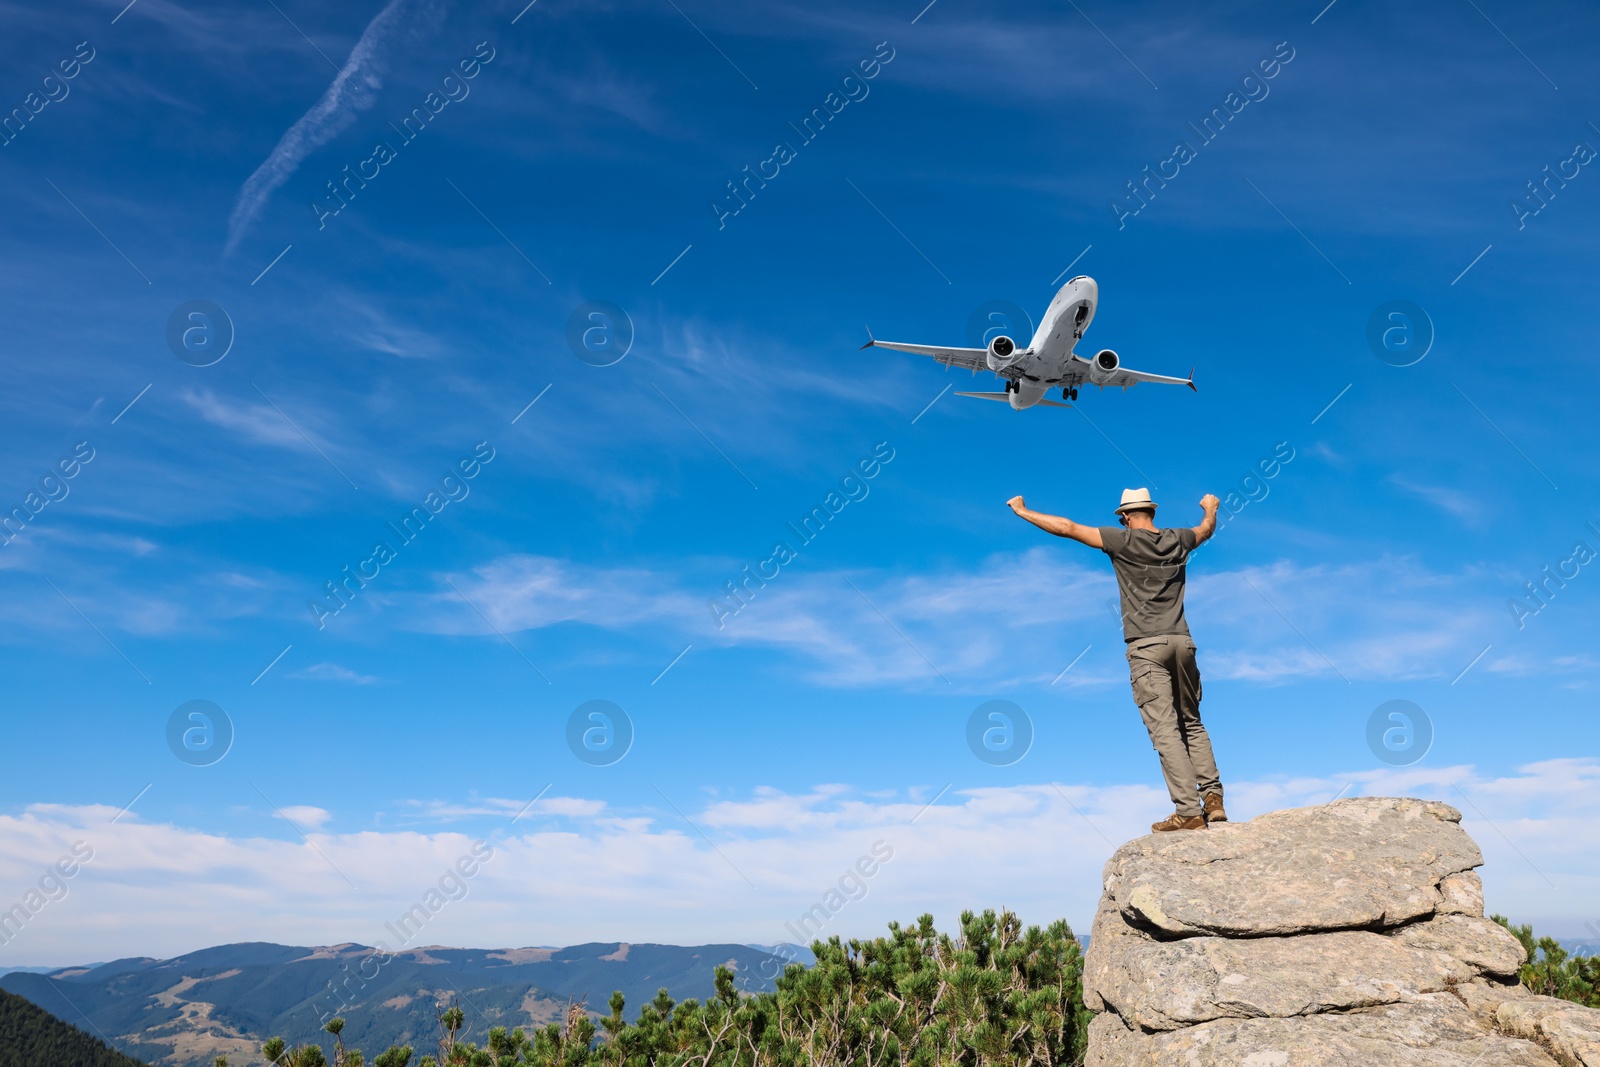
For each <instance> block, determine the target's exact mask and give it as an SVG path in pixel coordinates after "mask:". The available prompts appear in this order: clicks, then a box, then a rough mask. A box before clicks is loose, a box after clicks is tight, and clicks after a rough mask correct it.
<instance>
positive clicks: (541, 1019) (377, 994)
mask: <svg viewBox="0 0 1600 1067" xmlns="http://www.w3.org/2000/svg"><path fill="white" fill-rule="evenodd" d="M790 962H800V963H806V964H809V963H811V962H812V959H811V952H810V950H809V949H804V948H799V947H798V946H793V945H775V946H770V947H766V948H763V947H751V946H749V945H699V946H679V945H632V944H624V943H620V942H612V943H610V944H587V945H574V946H572V947H571V948H515V949H460V948H440V947H436V946H435V947H428V948H419V949H409V950H406V951H403V952H399V953H396V954H394V955H393V956H389V957H387V958H385V957H384V956H383V955H381V954H379V953H378V952H377V951H376V950H374V949H371V948H368V947H366V946H363V945H354V944H346V945H333V946H324V947H319V948H301V947H295V946H289V945H273V944H266V943H262V942H251V943H245V944H238V945H221V946H218V947H216V948H208V949H202V950H200V951H198V952H191V953H189V954H187V955H184V956H178V957H175V958H173V959H169V960H155V959H123V960H113V961H112V962H110V963H103V964H99V965H98V966H92V967H66V968H61V969H58V970H54V971H49V972H46V973H43V974H41V973H29V972H27V971H12V972H11V973H9V974H6V975H5V976H4V977H0V989H4V990H7V991H9V992H11V993H15V994H17V995H18V996H22V997H25V998H27V999H28V1000H30V1001H32V1002H33V1003H34V1004H37V1005H38V1006H40V1007H42V1008H44V1009H45V1010H46V1011H48V1012H50V1013H51V1014H53V1015H55V1016H57V1017H58V1018H60V1019H64V1020H67V1021H69V1022H71V1023H72V1024H73V1025H75V1026H78V1027H81V1028H83V1029H84V1030H86V1031H88V1032H90V1033H94V1034H98V1035H100V1036H102V1037H104V1038H105V1039H106V1040H107V1041H109V1042H110V1043H111V1044H112V1045H114V1046H116V1047H117V1048H118V1049H120V1050H121V1051H123V1052H125V1053H127V1054H128V1055H129V1056H133V1057H135V1058H137V1059H140V1060H144V1061H146V1062H147V1063H150V1064H155V1065H157V1067H210V1064H211V1063H212V1062H213V1060H214V1059H215V1058H216V1057H217V1056H219V1055H226V1056H228V1058H229V1060H230V1061H231V1062H232V1063H234V1064H235V1065H241V1064H250V1063H257V1062H259V1061H260V1049H261V1044H262V1042H264V1041H265V1040H266V1039H267V1038H269V1037H282V1038H283V1039H284V1040H286V1041H288V1042H289V1043H290V1044H291V1045H293V1044H299V1043H307V1042H317V1043H321V1039H324V1038H326V1037H327V1035H326V1034H323V1033H321V1028H322V1023H323V1021H324V1020H326V1019H327V1018H330V1017H332V1016H333V1015H342V1016H343V1017H344V1018H345V1029H344V1034H343V1037H344V1042H345V1045H346V1046H347V1047H355V1048H360V1049H361V1050H362V1051H363V1052H365V1053H366V1055H367V1059H368V1060H369V1061H370V1060H371V1059H372V1057H373V1056H375V1055H376V1054H377V1053H379V1052H382V1051H383V1050H384V1049H385V1048H387V1047H389V1046H390V1045H391V1044H400V1045H414V1046H415V1047H416V1049H417V1055H418V1056H419V1057H420V1056H421V1055H422V1054H423V1053H424V1052H431V1051H433V1049H434V1048H435V1043H436V1041H437V1039H438V1031H437V1024H436V1013H437V1007H438V1006H439V1005H441V1004H447V1003H448V1002H450V1001H451V1000H452V999H454V1000H455V1001H457V1002H458V1003H459V1004H460V1007H461V1009H462V1010H463V1011H464V1012H466V1015H467V1021H468V1023H469V1024H470V1025H471V1030H470V1032H469V1033H468V1034H467V1035H466V1036H467V1038H468V1039H469V1040H474V1041H478V1042H480V1043H481V1042H482V1041H483V1040H484V1038H485V1036H486V1035H487V1034H488V1031H489V1028H490V1027H492V1026H505V1027H507V1028H511V1027H516V1026H522V1027H526V1028H529V1029H532V1028H533V1027H536V1026H542V1025H544V1024H545V1023H548V1022H553V1021H558V1020H559V1019H561V1018H562V1017H563V1015H564V1014H565V1012H566V1010H567V1006H568V1005H569V1004H570V1003H574V1002H577V1003H583V1004H585V1005H586V1007H587V1008H588V1010H589V1011H590V1012H592V1013H595V1014H601V1015H603V1014H607V1013H608V1011H609V1009H608V1008H607V1006H606V1002H607V1000H608V999H609V998H610V996H611V993H612V991H613V990H618V989H620V990H621V991H622V993H623V995H624V996H625V997H626V998H627V1004H628V1006H627V1009H626V1012H627V1015H628V1017H629V1018H630V1019H631V1018H634V1017H635V1016H637V1014H638V1010H639V1008H641V1007H642V1006H644V1004H645V1003H646V1002H648V1001H649V1000H650V999H651V998H653V997H654V996H655V995H656V990H658V989H660V988H661V987H663V986H665V987H666V988H667V990H668V991H669V992H670V993H671V995H672V996H673V998H674V999H677V1000H685V999H688V998H689V997H695V998H700V999H704V998H705V997H707V996H709V995H710V994H711V993H712V992H713V987H712V971H713V968H714V967H715V966H716V965H717V964H725V965H726V966H728V967H730V968H732V969H733V970H734V972H735V973H736V974H737V975H738V977H739V985H740V987H741V988H744V989H748V990H749V991H751V992H761V991H764V990H769V989H772V988H773V981H772V979H773V978H774V977H775V976H776V975H778V974H780V973H782V968H783V967H784V966H786V965H787V964H789V963H790ZM325 1047H331V1046H325Z"/></svg>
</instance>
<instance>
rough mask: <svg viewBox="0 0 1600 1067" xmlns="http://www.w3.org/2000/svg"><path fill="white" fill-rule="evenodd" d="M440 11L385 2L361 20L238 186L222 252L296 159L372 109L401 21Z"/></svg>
mask: <svg viewBox="0 0 1600 1067" xmlns="http://www.w3.org/2000/svg"><path fill="white" fill-rule="evenodd" d="M440 10H442V5H440V4H428V3H426V2H424V0H389V3H388V4H386V5H384V8H383V10H382V11H379V12H378V14H377V16H376V17H374V18H373V20H372V21H371V22H370V23H368V24H367V28H366V30H365V31H363V32H362V34H361V39H360V40H358V41H357V42H356V45H355V47H354V48H352V49H351V50H350V55H349V57H348V58H347V59H346V60H345V62H344V66H343V67H341V68H340V69H339V72H338V74H337V75H336V76H335V77H334V79H333V83H332V84H331V85H329V86H328V88H327V91H326V92H324V93H323V94H322V99H320V100H318V101H317V102H316V104H314V105H313V106H312V108H311V110H309V111H307V112H306V113H305V114H304V115H301V116H300V118H299V120H298V121H296V122H295V124H294V125H293V126H291V127H289V129H288V131H287V132H286V133H284V135H283V137H282V138H280V139H279V141H278V144H277V147H275V148H274V149H273V150H272V153H271V154H270V155H269V156H267V158H266V160H265V161H263V162H262V164H261V165H260V166H259V167H257V168H256V169H255V172H254V173H253V174H251V175H250V177H249V178H248V179H246V181H245V183H244V186H243V188H241V189H240V190H239V200H238V202H237V203H236V204H235V205H234V208H233V214H232V215H231V216H230V217H229V219H228V244H227V249H226V251H228V252H232V251H233V249H234V248H235V246H237V245H238V243H239V241H240V239H241V238H242V237H243V236H244V233H245V231H246V230H247V229H248V228H249V227H250V224H251V223H253V222H255V220H256V219H257V218H259V217H260V215H261V212H262V210H263V209H264V208H265V207H266V203H267V200H268V198H270V197H271V196H272V193H273V191H274V190H276V189H277V188H278V187H279V186H281V185H282V184H283V183H284V182H286V181H288V180H289V176H290V175H292V174H293V173H294V172H295V168H297V167H299V166H300V162H301V160H303V159H305V158H306V156H308V155H310V154H311V153H312V152H314V151H316V150H317V149H318V148H320V147H321V146H322V145H325V144H327V143H328V142H329V141H331V140H332V139H333V138H334V137H335V136H337V135H338V134H339V133H340V132H341V131H343V130H344V129H345V128H347V127H348V126H349V125H350V124H351V123H352V122H354V121H355V117H356V115H358V114H359V113H361V112H363V111H366V110H367V109H368V108H370V107H372V105H373V102H374V101H375V100H376V99H377V92H378V89H379V88H380V87H381V86H382V85H383V71H384V67H385V52H386V49H387V46H388V44H389V43H390V41H391V40H392V39H393V38H394V37H395V36H396V35H397V34H398V33H399V32H400V31H401V30H402V29H403V28H404V27H405V25H406V24H407V23H409V22H413V21H417V20H418V19H419V18H423V17H425V16H427V15H430V14H434V13H437V12H438V11H440Z"/></svg>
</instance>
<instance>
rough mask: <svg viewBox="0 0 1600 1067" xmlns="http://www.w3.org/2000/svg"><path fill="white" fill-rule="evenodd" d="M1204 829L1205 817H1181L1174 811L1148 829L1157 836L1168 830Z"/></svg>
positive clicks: (1181, 815)
mask: <svg viewBox="0 0 1600 1067" xmlns="http://www.w3.org/2000/svg"><path fill="white" fill-rule="evenodd" d="M1205 828H1206V817H1205V816H1204V815H1183V814H1181V813H1179V812H1176V811H1175V812H1173V813H1172V814H1171V815H1168V816H1167V817H1166V818H1165V819H1163V820H1161V821H1160V822H1158V823H1154V824H1152V825H1151V827H1150V829H1152V830H1154V831H1155V832H1156V833H1158V834H1160V833H1165V832H1167V831H1168V830H1204V829H1205Z"/></svg>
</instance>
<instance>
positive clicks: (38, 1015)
mask: <svg viewBox="0 0 1600 1067" xmlns="http://www.w3.org/2000/svg"><path fill="white" fill-rule="evenodd" d="M0 1067H144V1064H142V1063H140V1062H139V1061H138V1060H135V1059H130V1058H129V1057H127V1056H124V1055H123V1054H122V1053H120V1052H118V1051H117V1050H116V1049H114V1048H111V1047H110V1046H109V1045H107V1044H106V1043H105V1042H103V1041H101V1040H100V1039H99V1038H96V1037H94V1036H92V1035H90V1034H86V1033H84V1032H83V1031H82V1030H79V1029H78V1028H77V1027H76V1026H71V1025H69V1024H67V1023H64V1022H62V1021H61V1020H60V1019H57V1018H56V1017H55V1016H54V1015H51V1014H50V1013H49V1012H47V1011H45V1010H44V1009H43V1008H41V1007H39V1006H38V1005H37V1004H34V1003H32V1002H31V1001H28V1000H24V999H23V998H22V997H19V996H16V995H15V994H12V993H7V992H6V991H5V990H3V989H0Z"/></svg>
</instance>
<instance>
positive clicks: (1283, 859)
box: [1084, 797, 1600, 1067]
mask: <svg viewBox="0 0 1600 1067" xmlns="http://www.w3.org/2000/svg"><path fill="white" fill-rule="evenodd" d="M1459 823H1460V813H1459V812H1457V811H1456V810H1455V809H1454V808H1451V807H1450V806H1448V805H1446V804H1439V803H1435V802H1430V801H1422V800H1409V799H1392V798H1382V797H1373V798H1360V799H1355V800H1345V801H1338V802H1336V803H1334V804H1329V805H1324V806H1322V807H1319V808H1305V809H1298V810H1291V811H1280V812H1274V813H1272V814H1270V815H1264V816H1261V817H1260V818H1258V819H1255V820H1254V821H1252V822H1249V823H1233V824H1229V825H1228V826H1226V827H1218V828H1216V829H1210V830H1206V831H1203V832H1201V831H1192V832H1187V833H1173V834H1161V835H1152V836H1150V837H1144V838H1139V839H1137V840H1134V841H1130V842H1129V843H1128V844H1126V845H1124V846H1123V847H1122V848H1120V849H1118V850H1117V852H1116V854H1115V855H1114V856H1113V857H1112V858H1111V861H1110V862H1109V863H1107V864H1106V869H1105V893H1104V894H1103V896H1102V897H1101V900H1100V907H1099V909H1098V911H1097V912H1096V915H1095V920H1094V927H1093V930H1092V934H1091V937H1090V942H1089V952H1088V957H1087V959H1086V960H1085V962H1084V1002H1085V1004H1087V1005H1088V1007H1089V1008H1090V1009H1091V1010H1092V1011H1094V1012H1096V1013H1098V1014H1097V1015H1096V1017H1095V1018H1094V1020H1093V1022H1092V1023H1091V1025H1090V1030H1089V1035H1090V1037H1089V1058H1088V1061H1087V1062H1088V1064H1089V1067H1134V1065H1140V1067H1165V1065H1168V1064H1171V1065H1173V1067H1212V1065H1215V1067H1224V1065H1226V1067H1372V1065H1387V1064H1394V1065H1399V1067H1498V1065H1508V1067H1554V1065H1556V1064H1561V1065H1564V1067H1600V1011H1595V1010H1593V1009H1589V1008H1582V1007H1579V1006H1577V1005H1574V1004H1570V1003H1568V1002H1566V1001H1560V1000H1552V999H1550V998H1548V997H1536V996H1534V995H1533V994H1531V993H1529V992H1528V991H1527V990H1525V989H1523V988H1522V987H1521V986H1519V985H1517V984H1516V981H1515V975H1516V973H1517V969H1518V967H1519V966H1520V965H1521V964H1522V962H1523V958H1524V955H1523V949H1522V946H1521V944H1519V943H1518V942H1517V940H1516V938H1515V937H1513V936H1512V935H1511V934H1510V933H1509V932H1508V931H1506V930H1505V929H1504V928H1503V927H1501V926H1500V925H1498V924H1497V923H1494V922H1491V921H1489V920H1488V919H1485V918H1484V917H1483V886H1482V882H1481V881H1480V880H1479V878H1478V876H1477V874H1476V873H1475V870H1474V868H1476V867H1477V866H1479V865H1480V864H1481V863H1482V856H1481V854H1480V853H1479V851H1478V847H1477V845H1476V844H1475V843H1474V842H1473V841H1472V839H1471V837H1469V836H1468V835H1467V833H1466V832H1465V831H1464V830H1463V829H1462V828H1461V826H1460V825H1459Z"/></svg>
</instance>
